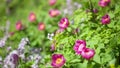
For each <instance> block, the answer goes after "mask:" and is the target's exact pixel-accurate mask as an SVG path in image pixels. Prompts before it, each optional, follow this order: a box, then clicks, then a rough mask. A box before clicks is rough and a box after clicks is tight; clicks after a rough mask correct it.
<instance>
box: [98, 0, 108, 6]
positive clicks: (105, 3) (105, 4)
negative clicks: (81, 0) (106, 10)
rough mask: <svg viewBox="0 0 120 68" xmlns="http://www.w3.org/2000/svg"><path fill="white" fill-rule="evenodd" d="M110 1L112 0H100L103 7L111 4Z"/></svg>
mask: <svg viewBox="0 0 120 68" xmlns="http://www.w3.org/2000/svg"><path fill="white" fill-rule="evenodd" d="M109 3H110V0H100V1H99V3H98V4H99V6H101V7H106V6H108V5H109Z"/></svg>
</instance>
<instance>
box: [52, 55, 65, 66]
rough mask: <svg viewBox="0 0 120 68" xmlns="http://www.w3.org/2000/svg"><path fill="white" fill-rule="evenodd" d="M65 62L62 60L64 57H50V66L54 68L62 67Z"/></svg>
mask: <svg viewBox="0 0 120 68" xmlns="http://www.w3.org/2000/svg"><path fill="white" fill-rule="evenodd" d="M65 62H66V59H65V58H64V56H63V55H62V54H53V55H52V63H51V65H52V66H53V67H54V68H59V67H62V66H63V65H64V64H65Z"/></svg>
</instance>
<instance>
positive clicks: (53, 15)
mask: <svg viewBox="0 0 120 68" xmlns="http://www.w3.org/2000/svg"><path fill="white" fill-rule="evenodd" d="M59 14H60V11H59V10H57V9H52V10H50V11H49V15H50V17H56V16H58V15H59Z"/></svg>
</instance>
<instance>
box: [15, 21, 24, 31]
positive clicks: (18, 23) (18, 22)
mask: <svg viewBox="0 0 120 68" xmlns="http://www.w3.org/2000/svg"><path fill="white" fill-rule="evenodd" d="M22 29H23V25H22V22H21V21H17V23H16V30H22Z"/></svg>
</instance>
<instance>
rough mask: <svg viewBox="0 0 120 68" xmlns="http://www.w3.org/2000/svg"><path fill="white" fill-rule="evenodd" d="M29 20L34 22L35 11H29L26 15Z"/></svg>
mask: <svg viewBox="0 0 120 68" xmlns="http://www.w3.org/2000/svg"><path fill="white" fill-rule="evenodd" d="M28 19H29V21H30V22H35V21H36V15H35V13H33V12H31V13H30V14H29V17H28Z"/></svg>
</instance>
